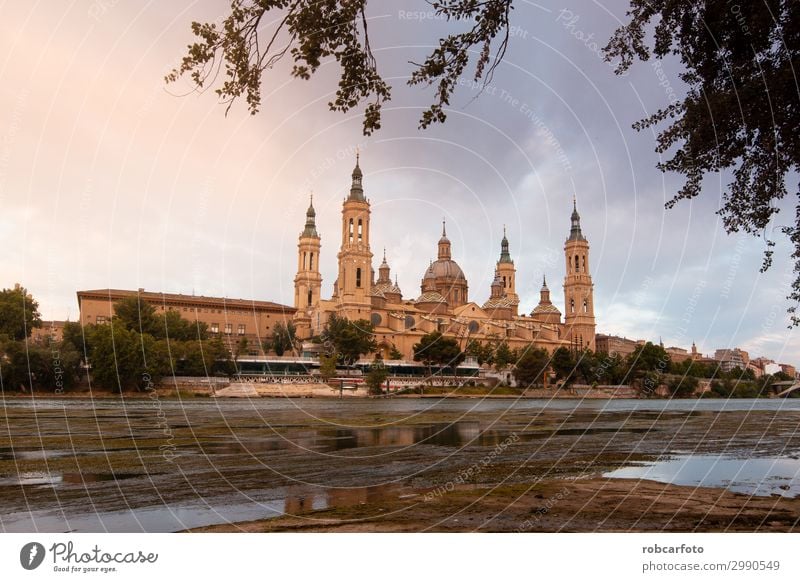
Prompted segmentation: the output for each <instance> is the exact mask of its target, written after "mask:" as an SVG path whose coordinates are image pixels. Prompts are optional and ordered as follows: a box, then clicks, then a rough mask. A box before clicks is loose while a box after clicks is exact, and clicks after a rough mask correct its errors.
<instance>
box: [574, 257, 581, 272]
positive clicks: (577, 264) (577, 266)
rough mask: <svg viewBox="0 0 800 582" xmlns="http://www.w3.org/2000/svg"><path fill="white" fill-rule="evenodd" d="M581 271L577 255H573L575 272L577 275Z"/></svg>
mask: <svg viewBox="0 0 800 582" xmlns="http://www.w3.org/2000/svg"><path fill="white" fill-rule="evenodd" d="M580 270H581V265H580V263H579V262H578V255H575V272H576V273H578V272H579V271H580Z"/></svg>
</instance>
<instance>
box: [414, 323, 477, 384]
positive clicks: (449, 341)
mask: <svg viewBox="0 0 800 582" xmlns="http://www.w3.org/2000/svg"><path fill="white" fill-rule="evenodd" d="M413 350H414V361H415V362H422V363H423V364H424V365H426V366H427V367H428V377H429V378H431V380H432V377H433V366H437V367H440V368H445V367H448V366H449V367H450V368H452V370H453V373H455V370H456V368H457V367H458V366H459V364H461V362H463V361H464V357H465V354H464V352H462V351H461V348H460V347H459V346H458V342H457V341H456V340H454V339H453V338H449V337H445V336H443V335H442V334H441V333H440V332H438V331H432V332H430V333H427V334H425V335H424V336H422V337H421V338H420V340H419V343H417V344H414V348H413Z"/></svg>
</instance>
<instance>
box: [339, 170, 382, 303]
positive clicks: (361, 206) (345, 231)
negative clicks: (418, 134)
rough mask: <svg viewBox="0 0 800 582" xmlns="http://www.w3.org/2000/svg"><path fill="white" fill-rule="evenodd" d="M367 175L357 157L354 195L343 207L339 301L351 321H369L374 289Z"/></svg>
mask: <svg viewBox="0 0 800 582" xmlns="http://www.w3.org/2000/svg"><path fill="white" fill-rule="evenodd" d="M362 179H363V174H362V173H361V168H360V167H359V155H358V154H356V167H355V168H353V174H352V184H351V185H350V195H349V196H348V197H347V199H345V201H344V204H343V206H342V246H341V248H340V250H339V254H338V255H337V258H338V259H339V277H338V279H337V282H336V290H337V294H336V299H337V300H338V304H339V312H340V313H339V314H340V315H342V316H344V317H347V318H349V319H362V318H365V319H369V315H370V307H371V304H372V303H371V299H370V291H371V287H372V282H373V281H372V279H373V273H372V252H371V251H370V249H369V216H370V208H369V200H367V199H366V198H365V197H364V188H363V185H362Z"/></svg>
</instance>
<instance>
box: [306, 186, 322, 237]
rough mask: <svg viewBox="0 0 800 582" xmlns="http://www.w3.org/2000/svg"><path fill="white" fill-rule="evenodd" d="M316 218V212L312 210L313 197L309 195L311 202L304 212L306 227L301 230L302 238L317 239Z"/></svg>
mask: <svg viewBox="0 0 800 582" xmlns="http://www.w3.org/2000/svg"><path fill="white" fill-rule="evenodd" d="M316 217H317V212H316V210H314V195H313V194H311V201H310V202H309V203H308V210H306V227H305V228H304V229H303V234H302V236H310V237H314V238H319V234H318V233H317V223H316Z"/></svg>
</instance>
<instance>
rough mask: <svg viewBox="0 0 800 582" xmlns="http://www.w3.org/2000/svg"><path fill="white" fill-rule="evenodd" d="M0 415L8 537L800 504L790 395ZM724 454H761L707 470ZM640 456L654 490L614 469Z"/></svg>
mask: <svg viewBox="0 0 800 582" xmlns="http://www.w3.org/2000/svg"><path fill="white" fill-rule="evenodd" d="M0 423H2V424H3V425H4V426H6V427H8V428H7V430H6V431H4V432H3V434H2V435H0V511H1V512H2V514H3V520H2V521H1V522H0V529H2V530H3V531H7V532H13V531H17V532H31V531H41V532H60V531H68V530H69V531H76V532H85V531H88V532H91V531H119V532H133V531H149V532H168V531H183V530H191V529H197V528H200V529H208V528H212V526H213V527H218V528H220V529H225V530H230V531H238V530H241V529H255V530H261V529H263V530H265V531H272V530H278V529H280V530H282V531H288V530H292V529H315V528H320V529H323V530H330V531H344V530H347V529H348V528H353V529H357V530H359V531H434V530H439V529H454V530H459V531H472V530H476V529H480V530H481V531H516V530H517V529H521V530H524V531H543V530H548V531H595V530H596V529H598V528H601V529H602V528H605V529H608V530H611V529H616V530H628V529H641V530H643V531H662V530H665V529H668V530H676V531H678V530H681V531H689V530H693V529H695V528H696V527H699V530H701V531H727V530H733V529H736V530H743V531H750V530H753V531H773V530H780V529H789V528H792V527H795V524H794V523H793V522H791V520H790V518H789V516H788V514H787V513H786V512H790V513H792V512H793V513H792V515H793V516H794V517H795V518H796V517H797V516H800V507H798V506H797V504H796V500H795V499H787V498H785V497H788V496H792V497H800V480H799V479H798V475H800V470H799V469H798V468H797V465H798V463H800V459H798V458H797V457H798V451H800V434H798V432H797V426H798V424H800V402H796V401H790V400H781V401H776V400H765V399H761V400H749V401H745V400H735V401H734V400H730V401H727V400H717V401H713V400H708V399H700V400H693V401H685V400H684V401H665V400H650V401H647V400H622V399H615V400H566V399H562V400H533V399H517V400H508V399H486V398H485V399H481V400H472V399H470V400H466V399H440V400H428V399H399V398H398V399H372V400H367V399H350V400H347V401H340V400H335V399H317V398H311V399H302V400H298V399H287V398H260V399H205V398H202V399H201V398H197V399H187V400H176V399H166V398H164V399H153V400H147V399H126V400H125V401H124V406H120V402H119V401H114V400H108V399H105V400H104V399H97V400H95V401H89V400H85V399H66V398H65V399H61V400H53V399H47V400H44V401H42V402H37V401H33V400H31V399H30V398H28V399H8V400H6V401H5V406H4V407H1V408H0ZM685 457H688V460H689V461H691V462H690V463H687V465H686V466H685V467H682V469H681V471H680V472H679V473H675V472H674V471H673V470H672V469H674V467H673V468H672V469H670V471H672V472H670V471H665V470H664V469H663V467H662V463H663V462H664V460H665V459H674V460H677V461H681V459H683V458H685ZM737 459H743V460H759V462H758V463H755V462H753V463H751V464H748V465H745V464H742V465H741V469H742V470H741V471H740V470H739V469H738V468H737V467H738V465H737V466H736V467H734V470H733V472H732V473H729V474H719V473H718V471H716V470H714V471H710V470H709V469H711V468H714V467H717V469H719V468H720V467H722V465H721V460H722V461H724V462H726V463H739V461H736V460H737ZM681 462H682V461H681ZM692 463H693V464H692ZM764 464H766V465H767V468H766V469H764ZM643 466H654V467H658V469H657V472H654V473H653V474H654V475H656V474H658V475H661V476H660V477H658V479H660V480H662V481H664V483H655V482H653V481H640V480H631V479H619V478H614V479H612V478H609V475H611V474H615V475H618V474H619V471H620V470H625V471H630V470H633V469H635V468H636V467H643ZM692 467H696V468H694V469H692V470H691V471H690V472H689V473H688V474H687V472H686V470H687V468H692ZM666 468H667V469H669V466H667V467H666ZM726 470H727V469H726ZM654 471H655V470H654ZM707 473H708V474H709V475H710V476H711V477H713V479H712V480H711V481H709V482H705V483H703V486H701V487H698V486H697V485H699V484H700V483H701V480H702V479H704V478H705V476H706V474H707ZM669 475H673V476H674V477H675V478H676V479H679V480H678V481H669V480H665V479H666V477H665V476H669ZM693 483H694V485H695V486H686V485H692V484H693ZM725 483H728V485H724V484H725ZM723 485H724V486H726V487H728V488H729V489H730V488H733V487H740V488H742V489H743V490H745V491H747V490H753V491H755V490H756V488H759V489H760V491H759V494H760V495H762V496H760V497H750V496H748V495H737V494H734V493H732V492H731V491H727V492H724V494H722V493H721V490H720V489H718V488H719V487H721V486H723ZM559 494H560V497H559ZM771 495H779V496H782V497H770V496H771ZM702 511H705V512H707V515H706V516H705V517H703V516H702V515H700V513H699V512H702ZM701 518H702V519H701ZM637 519H638V520H639V521H636V520H637ZM455 520H458V521H455ZM267 522H269V523H267ZM790 522H791V523H790ZM245 524H249V525H245ZM698 524H699V526H698Z"/></svg>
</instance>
